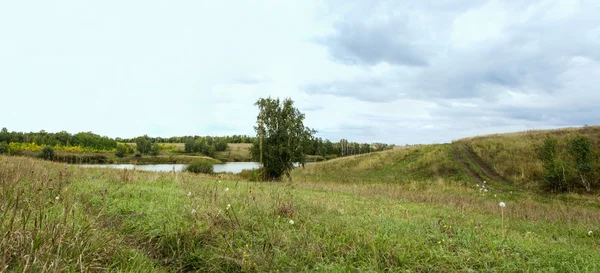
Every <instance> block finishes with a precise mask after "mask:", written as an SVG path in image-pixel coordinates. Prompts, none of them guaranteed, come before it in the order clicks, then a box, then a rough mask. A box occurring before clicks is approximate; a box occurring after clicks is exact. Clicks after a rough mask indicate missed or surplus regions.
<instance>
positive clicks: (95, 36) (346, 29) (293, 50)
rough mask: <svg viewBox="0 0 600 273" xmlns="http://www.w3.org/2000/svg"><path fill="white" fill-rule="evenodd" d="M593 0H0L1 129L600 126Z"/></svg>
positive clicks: (423, 132)
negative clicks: (273, 121) (288, 117)
mask: <svg viewBox="0 0 600 273" xmlns="http://www.w3.org/2000/svg"><path fill="white" fill-rule="evenodd" d="M598 14H600V1H597V0H594V1H576V0H565V1H476V0H473V1H464V0H454V1H449V0H439V1H397V0H394V1H371V0H365V1H348V0H332V1H316V0H303V1H286V0H271V1H269V0H265V1H229V0H219V1H197V0H189V1H184V0H181V1H155V0H143V1H141V0H140V1H134V0H131V1H111V0H105V1H82V0H70V1H66V0H62V1H61V0H58V1H41V0H40V1H33V0H31V1H2V2H0V127H7V128H8V130H9V131H27V132H29V131H39V130H46V131H49V132H57V131H61V130H66V131H69V132H71V133H76V132H81V131H92V132H95V133H98V134H100V135H106V136H110V137H135V136H139V135H144V134H148V135H150V136H161V137H168V136H180V135H214V136H219V135H233V134H247V135H254V134H255V133H254V129H253V126H254V124H255V122H256V115H257V112H258V110H257V108H256V107H255V106H254V103H255V102H256V100H257V99H259V98H261V97H269V96H271V97H278V98H281V99H283V98H291V99H292V100H294V104H295V106H296V107H297V108H298V109H299V110H300V111H301V112H302V113H304V114H305V115H306V119H305V122H304V123H305V125H306V126H308V127H311V128H313V129H316V130H317V131H318V133H317V136H319V137H323V138H327V139H330V140H333V141H337V140H339V139H340V138H345V139H348V140H350V141H358V142H385V143H393V144H399V145H402V144H417V143H445V142H450V141H452V140H456V139H460V138H463V137H469V136H475V135H484V134H490V133H503V132H513V131H523V130H533V129H550V128H559V127H571V126H583V125H596V124H598V121H599V120H600V108H599V105H600V16H598Z"/></svg>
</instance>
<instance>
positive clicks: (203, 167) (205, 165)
mask: <svg viewBox="0 0 600 273" xmlns="http://www.w3.org/2000/svg"><path fill="white" fill-rule="evenodd" d="M185 171H188V172H192V173H205V174H211V173H213V172H214V169H213V163H212V162H210V161H208V160H203V159H196V160H194V161H192V162H191V163H190V164H189V165H187V166H186V167H185Z"/></svg>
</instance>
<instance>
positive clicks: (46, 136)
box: [0, 128, 394, 161]
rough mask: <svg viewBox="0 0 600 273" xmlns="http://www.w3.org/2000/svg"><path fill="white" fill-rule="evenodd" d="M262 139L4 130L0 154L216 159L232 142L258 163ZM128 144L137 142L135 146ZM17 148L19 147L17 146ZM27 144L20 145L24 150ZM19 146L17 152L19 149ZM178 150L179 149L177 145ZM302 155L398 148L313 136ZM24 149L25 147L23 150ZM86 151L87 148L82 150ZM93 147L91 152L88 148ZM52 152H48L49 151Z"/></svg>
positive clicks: (304, 144)
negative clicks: (246, 147) (165, 153)
mask: <svg viewBox="0 0 600 273" xmlns="http://www.w3.org/2000/svg"><path fill="white" fill-rule="evenodd" d="M258 142H259V138H258V136H257V137H251V136H247V135H232V136H222V137H213V136H198V135H194V136H176V137H168V138H163V137H150V136H147V135H143V136H139V137H135V138H119V137H117V138H115V139H113V138H110V137H107V136H100V135H98V134H94V133H92V132H80V133H76V134H71V133H69V132H66V131H60V132H57V133H50V132H46V131H45V130H41V131H39V132H29V133H26V132H15V131H12V132H9V131H8V130H7V129H6V128H2V130H0V154H3V153H10V151H9V144H10V143H23V144H31V143H35V144H36V147H35V149H36V150H41V149H42V148H44V146H50V147H54V148H57V147H59V148H60V149H59V150H62V151H70V152H77V151H90V150H93V151H115V155H116V156H117V157H124V156H126V155H127V154H133V153H136V155H138V156H141V155H158V154H159V153H160V151H161V150H164V149H166V147H167V146H169V145H167V144H169V143H184V150H183V151H182V152H183V153H189V154H202V155H206V156H210V157H214V156H215V153H216V152H221V151H226V150H227V148H228V145H227V144H228V143H252V144H254V145H252V148H251V153H252V155H253V158H254V159H255V160H257V161H258V160H259V153H260V152H259V145H258ZM127 143H135V147H134V146H132V145H129V144H127ZM13 146H15V147H17V146H19V145H13ZM21 146H23V145H20V146H19V147H21ZM19 147H17V149H18V148H19ZM173 147H175V146H173ZM301 147H302V152H303V153H304V154H307V155H319V156H322V157H323V158H325V159H331V158H336V157H343V156H349V155H357V154H364V153H370V152H376V151H383V150H387V149H391V148H393V147H394V145H388V144H384V143H372V144H369V143H358V142H351V141H348V140H347V139H341V140H340V141H339V142H332V141H330V140H328V139H322V138H320V137H313V136H312V134H311V135H310V136H308V137H306V138H303V140H302V145H301ZM22 148H23V147H21V149H22ZM82 148H83V149H82ZM88 148H89V149H88ZM47 151H48V149H47Z"/></svg>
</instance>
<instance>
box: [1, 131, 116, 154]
mask: <svg viewBox="0 0 600 273" xmlns="http://www.w3.org/2000/svg"><path fill="white" fill-rule="evenodd" d="M11 142H14V143H36V144H37V145H42V146H45V145H47V146H59V145H60V146H80V147H84V148H92V149H95V150H105V151H110V150H113V149H115V148H117V141H116V140H114V139H112V138H109V137H106V136H100V135H97V134H94V133H92V132H80V133H77V134H70V133H68V132H66V131H60V132H58V133H49V132H46V131H44V130H41V131H39V132H29V133H24V132H14V131H13V132H9V131H8V130H7V129H6V128H2V130H0V143H3V144H0V145H8V144H9V143H11Z"/></svg>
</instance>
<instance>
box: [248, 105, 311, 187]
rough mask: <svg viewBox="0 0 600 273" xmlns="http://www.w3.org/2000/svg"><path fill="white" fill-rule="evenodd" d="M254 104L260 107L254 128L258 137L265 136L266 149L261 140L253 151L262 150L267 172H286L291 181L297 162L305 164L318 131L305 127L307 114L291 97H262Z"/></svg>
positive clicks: (270, 174)
mask: <svg viewBox="0 0 600 273" xmlns="http://www.w3.org/2000/svg"><path fill="white" fill-rule="evenodd" d="M254 105H256V106H258V109H259V113H258V116H257V118H256V126H255V127H254V129H255V130H256V134H257V137H258V138H259V139H260V138H261V137H262V149H261V147H260V141H258V142H259V143H258V145H259V149H256V148H254V149H253V150H255V151H256V150H259V152H260V150H262V156H260V157H262V163H263V166H264V169H265V171H266V173H265V175H266V176H267V177H270V178H275V179H278V178H280V177H281V176H282V175H283V174H285V175H286V176H287V177H288V179H289V180H290V181H291V180H292V177H291V175H290V170H291V169H292V168H293V167H294V166H293V163H294V162H299V163H300V164H304V163H305V161H306V155H305V150H306V149H308V147H307V145H308V143H309V141H308V140H310V138H311V137H312V135H313V134H314V133H315V131H314V130H312V129H310V128H308V127H306V126H304V123H303V121H304V114H302V113H300V111H298V109H296V108H295V107H294V102H293V101H292V100H291V99H285V100H283V101H282V102H281V101H279V99H271V98H267V99H264V98H261V99H259V100H258V101H257V102H256V103H255V104H254ZM255 145H256V144H255Z"/></svg>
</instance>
